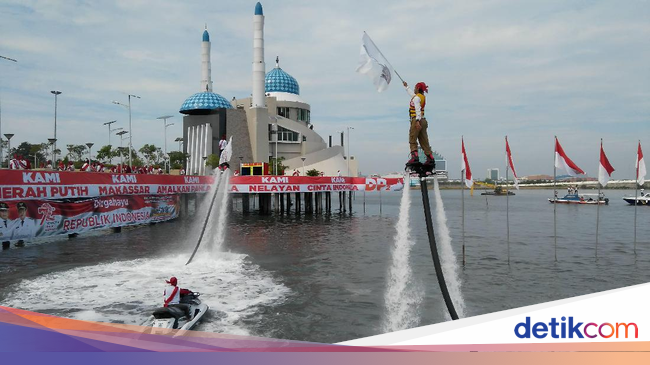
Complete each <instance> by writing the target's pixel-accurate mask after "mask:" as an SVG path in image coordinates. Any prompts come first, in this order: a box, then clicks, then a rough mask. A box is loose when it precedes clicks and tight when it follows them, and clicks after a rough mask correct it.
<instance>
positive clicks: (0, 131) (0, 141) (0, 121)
mask: <svg viewBox="0 0 650 365" xmlns="http://www.w3.org/2000/svg"><path fill="white" fill-rule="evenodd" d="M0 58H1V59H4V60H7V61H11V62H16V63H17V62H18V61H16V60H14V59H13V58H9V57H5V56H0ZM0 104H1V102H0ZM0 134H2V105H0ZM3 147H4V146H3V145H2V138H0V167H2V161H4V160H3V158H2V156H3V155H2V152H3ZM9 153H11V152H7V155H8V154H9ZM7 167H9V166H7Z"/></svg>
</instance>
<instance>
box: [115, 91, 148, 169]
mask: <svg viewBox="0 0 650 365" xmlns="http://www.w3.org/2000/svg"><path fill="white" fill-rule="evenodd" d="M131 97H134V98H138V99H141V98H140V97H139V96H137V95H133V94H129V105H124V104H122V103H120V102H117V101H115V100H113V104H117V105H121V106H123V107H125V108H127V109H128V110H129V168H131V169H133V159H132V158H131V155H133V153H132V152H131V150H132V149H133V132H132V123H131ZM120 143H121V142H120Z"/></svg>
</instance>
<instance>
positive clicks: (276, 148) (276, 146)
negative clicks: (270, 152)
mask: <svg viewBox="0 0 650 365" xmlns="http://www.w3.org/2000/svg"><path fill="white" fill-rule="evenodd" d="M273 126H274V127H275V129H273V130H271V133H273V134H274V135H275V161H274V162H275V166H274V167H273V171H274V172H275V174H276V175H278V123H277V119H276V122H275V123H273Z"/></svg>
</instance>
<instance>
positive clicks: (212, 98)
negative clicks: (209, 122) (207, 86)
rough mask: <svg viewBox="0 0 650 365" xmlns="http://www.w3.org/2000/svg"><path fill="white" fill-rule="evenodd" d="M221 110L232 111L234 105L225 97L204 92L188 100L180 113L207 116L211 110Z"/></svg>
mask: <svg viewBox="0 0 650 365" xmlns="http://www.w3.org/2000/svg"><path fill="white" fill-rule="evenodd" d="M221 108H226V109H232V105H231V104H230V103H229V102H228V100H226V98H224V97H223V96H221V95H219V94H216V93H211V92H209V91H204V92H200V93H196V94H194V95H192V96H190V97H189V98H187V100H185V102H184V103H183V105H182V106H181V110H180V111H179V112H181V113H183V114H207V113H208V112H209V111H210V110H215V109H221Z"/></svg>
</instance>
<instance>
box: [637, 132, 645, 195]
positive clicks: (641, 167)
mask: <svg viewBox="0 0 650 365" xmlns="http://www.w3.org/2000/svg"><path fill="white" fill-rule="evenodd" d="M645 174H646V172H645V161H643V151H641V141H639V150H638V151H637V152H636V182H637V184H639V185H643V184H644V183H645Z"/></svg>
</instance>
